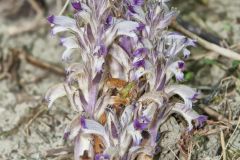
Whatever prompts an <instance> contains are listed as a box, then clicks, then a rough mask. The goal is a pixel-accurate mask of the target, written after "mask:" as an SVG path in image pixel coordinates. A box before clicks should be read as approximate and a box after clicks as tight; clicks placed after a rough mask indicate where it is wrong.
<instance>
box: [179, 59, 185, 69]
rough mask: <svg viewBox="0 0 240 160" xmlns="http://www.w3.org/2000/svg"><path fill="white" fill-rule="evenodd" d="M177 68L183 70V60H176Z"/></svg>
mask: <svg viewBox="0 0 240 160" xmlns="http://www.w3.org/2000/svg"><path fill="white" fill-rule="evenodd" d="M178 68H179V69H181V70H183V69H184V68H185V64H184V62H183V61H179V62H178Z"/></svg>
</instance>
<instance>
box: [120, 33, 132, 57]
mask: <svg viewBox="0 0 240 160" xmlns="http://www.w3.org/2000/svg"><path fill="white" fill-rule="evenodd" d="M119 45H120V46H121V47H122V48H123V49H124V51H125V52H127V53H128V55H130V54H131V52H132V47H133V44H132V41H131V38H130V37H127V36H122V37H121V38H120V44H119Z"/></svg>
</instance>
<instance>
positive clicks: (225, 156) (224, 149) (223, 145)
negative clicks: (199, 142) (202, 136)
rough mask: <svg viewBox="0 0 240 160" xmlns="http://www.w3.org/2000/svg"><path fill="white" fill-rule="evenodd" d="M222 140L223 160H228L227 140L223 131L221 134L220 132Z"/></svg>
mask: <svg viewBox="0 0 240 160" xmlns="http://www.w3.org/2000/svg"><path fill="white" fill-rule="evenodd" d="M220 138H221V146H222V154H223V160H227V155H226V148H225V139H224V134H223V131H222V130H221V132H220Z"/></svg>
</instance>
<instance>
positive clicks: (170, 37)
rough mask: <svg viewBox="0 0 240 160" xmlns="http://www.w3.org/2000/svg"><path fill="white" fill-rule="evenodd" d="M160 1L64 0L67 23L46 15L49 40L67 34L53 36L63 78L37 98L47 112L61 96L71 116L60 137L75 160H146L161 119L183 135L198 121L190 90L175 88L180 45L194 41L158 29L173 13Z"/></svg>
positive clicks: (180, 64)
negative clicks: (175, 121) (179, 124)
mask: <svg viewBox="0 0 240 160" xmlns="http://www.w3.org/2000/svg"><path fill="white" fill-rule="evenodd" d="M167 1H168V0H155V1H150V0H149V1H147V0H145V1H144V0H117V1H111V0H81V1H72V2H71V4H72V7H73V8H74V9H75V12H74V14H73V18H70V17H66V16H50V17H48V21H49V22H50V23H51V24H52V26H53V27H52V34H53V35H55V34H58V33H61V32H68V33H70V34H68V36H67V37H64V38H61V43H62V45H63V46H64V47H65V48H66V50H65V51H64V52H63V54H62V60H63V61H64V62H66V64H67V67H66V80H65V81H64V82H63V83H60V84H56V85H55V86H53V87H51V88H50V89H49V90H48V92H47V93H46V96H45V99H46V100H47V101H48V103H49V105H48V107H49V108H51V106H52V104H53V102H54V101H55V100H56V99H58V98H60V97H63V96H67V98H68V99H69V102H70V104H71V107H72V109H73V110H74V111H75V112H76V117H75V118H74V119H73V120H72V121H71V123H70V124H68V126H67V127H66V129H65V133H64V138H65V139H69V140H71V141H72V142H73V143H74V157H75V160H78V159H96V160H100V159H109V160H110V159H119V160H134V159H136V158H137V159H151V158H152V157H153V156H154V155H156V154H158V152H159V147H158V141H159V133H158V130H159V127H160V126H161V124H162V123H164V121H165V120H166V118H167V117H168V116H169V115H171V114H172V113H177V114H180V115H181V116H182V117H184V118H185V120H186V122H187V123H188V126H187V130H188V131H190V130H192V129H193V127H199V126H200V127H201V126H202V125H203V123H204V121H206V116H203V115H198V114H197V113H196V112H195V111H193V110H192V103H193V101H194V100H195V99H196V98H197V96H198V93H197V92H196V91H195V90H194V89H192V88H190V87H188V86H185V85H181V84H179V82H180V81H182V80H183V79H184V74H183V70H184V68H185V65H184V61H183V60H181V59H180V57H181V58H182V59H186V58H188V56H189V54H190V51H189V50H188V49H187V47H189V46H194V45H195V44H194V40H192V39H189V38H187V37H184V36H182V35H180V34H178V33H175V32H170V31H167V30H166V27H167V26H168V25H169V24H170V23H171V21H172V20H173V19H174V18H175V17H176V16H177V12H176V11H175V10H171V9H169V8H168V7H167V5H166V4H165V3H166V2H167ZM77 54H79V55H80V58H79V59H76V58H73V57H74V55H77ZM173 77H175V78H173ZM174 79H176V82H175V83H174V81H175V80H174ZM176 95H177V96H176ZM173 97H174V98H173ZM193 121H194V122H195V126H193V124H192V122H193Z"/></svg>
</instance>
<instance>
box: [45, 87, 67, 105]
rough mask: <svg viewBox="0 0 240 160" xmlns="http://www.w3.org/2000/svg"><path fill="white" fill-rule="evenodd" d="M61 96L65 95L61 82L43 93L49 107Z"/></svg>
mask: <svg viewBox="0 0 240 160" xmlns="http://www.w3.org/2000/svg"><path fill="white" fill-rule="evenodd" d="M63 96H66V91H65V88H64V84H63V83H60V84H56V85H54V86H52V87H51V88H49V89H48V91H47V93H46V95H45V100H46V101H47V102H48V108H51V106H52V104H53V102H54V101H55V100H56V99H58V98H61V97H63Z"/></svg>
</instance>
